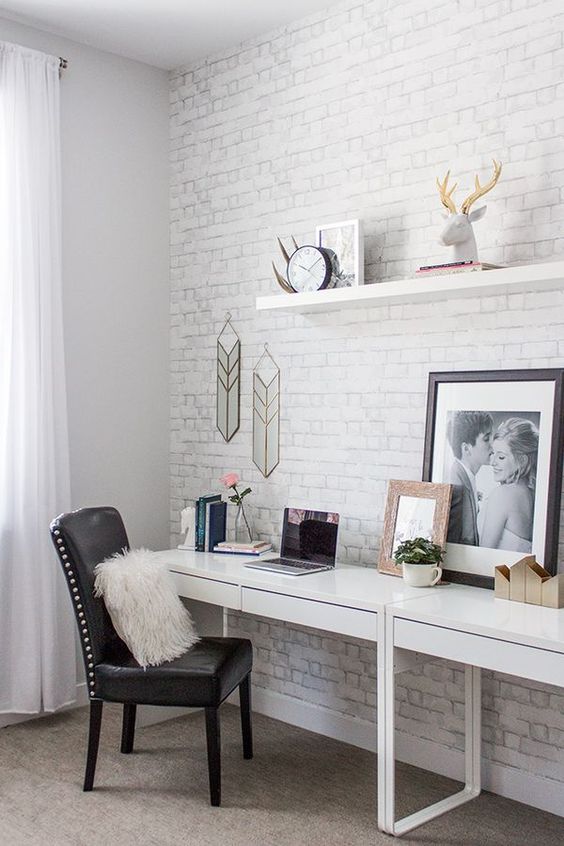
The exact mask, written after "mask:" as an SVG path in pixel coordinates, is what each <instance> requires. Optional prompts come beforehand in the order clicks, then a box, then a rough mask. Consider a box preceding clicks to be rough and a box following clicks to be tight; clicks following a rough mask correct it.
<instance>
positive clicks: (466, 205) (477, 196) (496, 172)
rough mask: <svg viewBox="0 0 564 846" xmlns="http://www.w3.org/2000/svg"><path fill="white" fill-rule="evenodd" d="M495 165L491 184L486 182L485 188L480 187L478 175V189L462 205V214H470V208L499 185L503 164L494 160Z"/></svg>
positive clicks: (476, 183)
mask: <svg viewBox="0 0 564 846" xmlns="http://www.w3.org/2000/svg"><path fill="white" fill-rule="evenodd" d="M493 165H494V173H493V176H492V178H491V179H490V181H489V182H486V184H485V185H484V186H482V185H480V179H479V177H478V174H476V182H475V185H476V188H475V190H474V191H473V192H472V193H471V194H470V195H469V196H468V197H466V199H465V200H464V202H463V203H462V205H461V207H460V211H461V212H462V214H468V212H469V210H470V206H471V205H473V203H475V202H476V200H479V199H480V197H483V196H484V194H487V193H488V191H491V190H492V188H493V187H494V186H495V185H496V184H497V181H498V179H499V177H500V174H501V162H496V160H495V159H493Z"/></svg>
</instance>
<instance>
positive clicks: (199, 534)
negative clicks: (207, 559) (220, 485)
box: [196, 494, 227, 552]
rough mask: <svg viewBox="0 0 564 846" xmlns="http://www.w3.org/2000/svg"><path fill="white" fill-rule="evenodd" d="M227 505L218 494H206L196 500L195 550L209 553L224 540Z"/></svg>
mask: <svg viewBox="0 0 564 846" xmlns="http://www.w3.org/2000/svg"><path fill="white" fill-rule="evenodd" d="M226 519H227V503H226V502H222V499H221V495H220V494H206V496H201V497H200V498H199V499H198V500H196V550H197V551H198V552H211V551H212V550H213V548H214V547H215V546H216V545H217V544H218V543H221V541H224V540H225V534H226V532H225V529H226Z"/></svg>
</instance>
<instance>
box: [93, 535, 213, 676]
mask: <svg viewBox="0 0 564 846" xmlns="http://www.w3.org/2000/svg"><path fill="white" fill-rule="evenodd" d="M94 572H95V574H96V580H95V582H94V595H95V596H98V597H100V596H101V597H103V599H104V603H105V605H106V608H107V609H108V613H109V615H110V617H111V619H112V623H113V624H114V628H115V630H116V632H117V633H118V635H119V636H120V637H121V639H122V640H123V641H124V643H126V645H127V646H128V648H129V651H130V652H131V654H132V655H133V656H134V658H135V659H136V661H137V662H138V663H139V664H141V666H142V667H147V666H158V665H159V664H162V663H163V662H164V661H172V659H173V658H178V657H179V656H180V655H182V654H183V653H184V652H186V650H187V649H189V648H190V647H191V646H193V645H194V644H195V643H196V642H197V641H198V639H199V638H198V636H197V634H196V632H195V631H194V624H193V622H192V618H191V616H190V614H189V612H188V610H187V609H186V608H185V607H184V605H183V604H182V602H181V601H180V599H179V597H178V594H177V593H176V590H175V588H174V582H173V580H172V577H171V575H170V573H169V572H168V570H167V567H166V565H165V564H162V563H160V562H158V561H156V560H155V556H154V553H153V552H150V551H149V550H148V549H131V550H129V551H127V550H123V552H121V553H120V552H118V553H116V554H115V555H113V556H112V557H111V558H107V559H106V560H105V561H102V562H101V564H97V565H96V568H95V570H94Z"/></svg>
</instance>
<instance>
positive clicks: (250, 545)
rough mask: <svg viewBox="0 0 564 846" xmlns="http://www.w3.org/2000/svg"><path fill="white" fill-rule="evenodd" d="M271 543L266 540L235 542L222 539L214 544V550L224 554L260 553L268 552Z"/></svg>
mask: <svg viewBox="0 0 564 846" xmlns="http://www.w3.org/2000/svg"><path fill="white" fill-rule="evenodd" d="M271 549H272V544H271V543H268V542H267V541H248V542H247V543H237V542H236V541H223V542H222V543H218V544H216V545H215V546H214V548H213V551H214V552H223V553H225V554H226V555H262V554H263V552H270V550H271Z"/></svg>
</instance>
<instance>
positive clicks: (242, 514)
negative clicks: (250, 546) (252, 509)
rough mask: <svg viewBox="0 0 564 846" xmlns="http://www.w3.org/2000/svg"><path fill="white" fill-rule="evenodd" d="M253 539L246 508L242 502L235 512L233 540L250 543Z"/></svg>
mask: <svg viewBox="0 0 564 846" xmlns="http://www.w3.org/2000/svg"><path fill="white" fill-rule="evenodd" d="M252 539H253V527H252V524H251V520H250V517H249V512H248V510H245V506H244V505H243V504H241V505H238V506H237V513H236V514H235V542H236V543H250V542H251V541H252Z"/></svg>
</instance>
